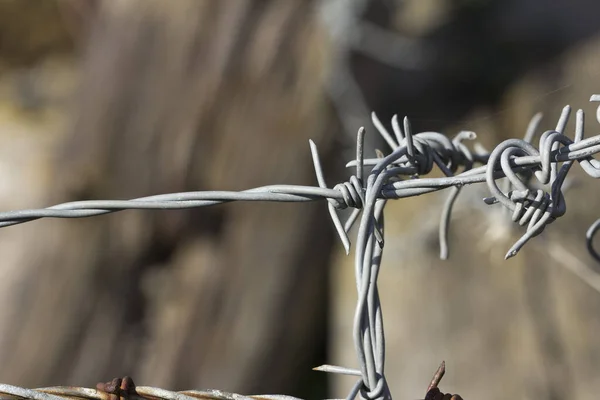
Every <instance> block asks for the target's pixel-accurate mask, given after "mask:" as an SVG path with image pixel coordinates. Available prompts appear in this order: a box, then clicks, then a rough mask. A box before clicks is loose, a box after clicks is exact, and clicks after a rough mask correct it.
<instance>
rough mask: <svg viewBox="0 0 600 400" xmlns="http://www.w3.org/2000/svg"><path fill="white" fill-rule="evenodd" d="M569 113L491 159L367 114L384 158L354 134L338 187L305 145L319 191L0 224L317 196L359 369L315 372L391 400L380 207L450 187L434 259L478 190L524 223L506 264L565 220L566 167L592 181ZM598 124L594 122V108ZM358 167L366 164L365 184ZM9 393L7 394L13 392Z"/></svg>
mask: <svg viewBox="0 0 600 400" xmlns="http://www.w3.org/2000/svg"><path fill="white" fill-rule="evenodd" d="M591 100H592V101H600V96H599V95H594V96H592V98H591ZM570 114H571V108H570V107H569V106H567V107H565V108H564V109H563V111H562V113H561V116H560V118H559V121H558V123H557V125H556V129H555V130H550V131H546V132H544V133H543V134H542V135H541V136H540V139H539V147H538V148H535V147H534V146H533V145H532V144H531V143H532V141H533V138H534V136H535V134H536V131H537V128H538V125H539V123H540V120H541V115H540V114H538V115H536V116H535V117H534V118H533V119H532V121H531V123H530V124H529V127H528V129H527V132H526V134H525V138H524V140H518V139H509V140H506V141H504V142H503V143H501V144H500V145H499V146H497V147H496V148H495V149H494V150H493V151H492V152H491V153H487V152H486V151H484V150H481V149H479V150H477V151H471V150H470V149H469V148H468V147H467V146H466V145H465V144H464V142H465V141H466V140H473V139H475V138H476V135H475V133H473V132H468V131H463V132H460V133H459V134H458V135H456V136H455V137H454V138H453V139H449V138H447V137H446V136H445V135H442V134H441V133H437V132H422V133H418V134H414V135H413V133H412V129H411V125H410V122H409V120H408V119H407V118H404V120H403V124H402V125H403V126H402V127H401V126H400V123H399V121H398V117H397V116H394V117H393V118H392V121H391V126H392V132H393V133H390V132H389V131H388V130H387V129H386V127H385V126H384V125H383V124H382V123H381V122H380V121H379V119H378V118H377V116H376V115H375V114H374V113H373V114H372V120H373V124H374V125H375V127H376V129H377V131H378V132H379V133H380V134H381V136H382V137H383V139H384V140H385V142H386V143H387V144H388V145H389V147H390V148H391V150H392V151H391V153H390V154H388V155H384V154H383V153H382V152H380V151H377V152H376V153H377V158H373V159H365V158H364V151H363V143H364V135H365V129H364V128H360V129H359V131H358V137H357V141H356V159H355V160H353V161H351V162H349V163H348V164H347V167H354V168H355V169H356V173H355V174H354V175H353V176H351V177H350V179H349V180H348V181H347V182H343V183H340V184H337V185H335V186H334V187H333V188H332V189H331V188H328V186H327V183H326V181H325V178H324V175H323V171H322V168H321V163H320V160H319V155H318V151H317V146H316V145H315V144H314V143H313V142H312V141H311V142H310V148H311V153H312V158H313V164H314V168H315V173H316V177H317V181H318V184H319V187H308V186H297V185H271V186H264V187H259V188H254V189H249V190H244V191H241V192H232V191H206V192H185V193H171V194H161V195H155V196H148V197H142V198H137V199H133V200H98V201H78V202H70V203H64V204H59V205H56V206H53V207H49V208H44V209H37V210H36V209H33V210H20V211H9V212H2V213H0V227H4V226H9V225H16V224H20V223H24V222H28V221H32V220H35V219H38V218H44V217H58V218H80V217H89V216H94V215H101V214H106V213H111V212H116V211H121V210H125V209H181V208H191V207H203V206H212V205H216V204H221V203H224V202H230V201H280V202H305V201H315V200H322V199H326V200H327V201H328V208H329V213H330V215H331V218H332V221H333V224H334V226H335V229H336V230H337V232H338V235H339V236H340V239H341V241H342V243H343V245H344V248H345V250H346V253H349V250H350V239H349V237H348V231H349V230H350V229H351V228H352V226H353V225H354V224H355V223H356V222H357V221H359V226H358V233H357V239H356V251H355V268H354V269H355V277H356V288H357V292H358V302H357V305H356V311H355V315H354V324H353V337H354V346H355V349H356V353H357V358H358V365H359V369H352V368H345V367H339V366H333V365H323V366H320V367H317V368H316V369H317V370H320V371H326V372H333V373H339V374H347V375H354V376H358V377H359V378H358V380H357V382H356V384H355V385H354V387H353V388H352V390H351V391H350V393H349V395H348V397H347V398H348V399H353V398H355V397H356V396H357V395H358V394H359V393H360V395H361V397H362V398H365V399H373V400H374V399H378V400H379V399H382V400H383V399H391V394H390V390H389V387H388V384H387V382H386V379H385V374H384V364H385V336H384V330H383V317H382V311H381V304H380V299H379V292H378V289H377V279H378V276H379V271H380V267H381V259H382V254H383V247H384V218H383V209H384V207H385V204H386V202H387V201H388V200H389V199H400V198H404V197H411V196H419V195H422V194H426V193H431V192H435V191H438V190H442V189H447V188H449V189H450V193H449V196H448V199H447V201H446V203H445V205H444V208H443V211H442V213H441V222H440V232H439V236H440V257H441V258H443V259H445V258H447V257H448V246H447V235H448V230H449V221H450V216H451V212H452V207H453V205H454V203H455V201H456V199H457V197H458V195H459V193H460V191H461V188H462V187H463V186H464V185H469V184H475V183H486V184H487V186H488V188H489V190H490V192H491V194H492V196H491V197H489V198H486V199H484V201H485V202H486V203H487V204H490V205H491V204H496V203H500V204H502V205H503V206H504V207H506V208H507V209H508V210H510V211H511V212H512V219H513V221H515V222H517V223H519V224H520V225H527V229H526V232H525V233H524V234H523V236H522V237H521V238H520V239H519V240H518V241H517V242H516V243H515V244H514V245H513V246H512V247H511V249H510V250H509V251H508V253H507V255H506V257H507V258H508V257H512V256H514V255H516V254H517V252H518V251H519V250H520V249H521V248H522V247H523V246H524V245H525V243H527V241H529V240H530V239H531V238H533V237H534V236H536V235H539V234H540V233H541V232H542V231H543V230H544V229H545V227H546V226H547V225H548V224H550V223H551V222H553V221H554V220H556V219H557V218H558V217H560V216H562V215H564V213H565V211H566V202H565V199H564V195H563V186H564V183H565V182H566V177H567V174H568V172H569V170H570V168H571V166H572V165H573V163H574V161H575V160H577V161H578V162H579V164H580V165H581V167H582V169H583V170H584V171H585V172H586V173H587V174H588V175H590V176H591V177H593V178H599V177H600V162H598V161H597V160H595V159H594V158H593V157H592V156H593V155H594V154H596V153H598V152H600V135H598V136H593V137H590V138H588V139H584V138H583V134H584V113H583V111H582V110H579V111H577V114H576V120H575V135H574V140H571V139H570V138H569V137H567V136H566V135H565V133H564V132H565V130H566V126H567V123H568V121H569V117H570ZM597 119H598V122H600V107H599V108H598V112H597ZM434 166H437V167H438V168H439V170H440V171H441V172H442V173H443V174H444V177H442V178H421V176H424V175H427V174H429V173H430V172H431V171H432V169H433V168H434ZM365 167H371V170H370V172H369V173H368V176H366V177H365ZM503 178H505V180H504V182H503V184H504V185H505V187H503V189H500V188H499V186H498V183H497V181H498V180H499V179H503ZM534 178H535V179H534ZM548 185H549V187H550V188H549V191H545V190H544V187H545V186H548ZM346 208H352V209H353V211H352V212H351V214H350V215H349V217H348V219H347V220H346V222H345V223H342V221H341V219H340V217H339V215H338V211H339V210H343V209H346ZM359 217H360V219H359ZM598 230H600V219H599V220H598V221H596V222H595V223H594V224H593V225H592V226H591V227H590V229H589V230H588V232H587V234H586V238H587V246H588V249H589V250H590V252H591V254H592V255H593V256H594V257H595V258H596V259H597V260H598V261H600V256H599V255H598V252H597V251H596V250H595V249H594V247H593V244H592V242H593V237H594V235H595V233H596V232H597V231H598ZM440 368H442V372H441V373H436V376H435V377H434V381H433V383H435V384H434V385H433V386H432V385H431V384H430V386H429V387H428V391H427V397H426V398H427V399H432V400H438V399H440V398H442V399H445V398H447V397H448V396H450V395H444V394H443V393H442V392H440V391H439V389H437V383H439V379H441V376H442V375H443V364H442V366H441V367H440ZM438 372H439V371H438ZM436 377H437V378H436ZM433 383H432V384H433ZM0 386H1V385H0ZM4 386H6V387H8V386H7V385H4ZM10 388H11V390H13V391H14V390H17V389H19V388H16V389H15V388H14V387H10ZM19 390H20V389H19ZM23 390H25V392H23V393H27V394H26V395H23V396H21V397H22V398H38V397H39V398H40V399H41V397H40V395H38V394H39V393H38V392H35V391H27V389H23ZM17 391H18V390H17ZM34 392H35V393H38V394H36V395H35V396H37V397H35V396H33V395H31V393H34ZM7 393H12V392H7ZM138 394H139V393H138ZM30 396H33V397H30ZM284 397H285V396H271V398H284ZM452 398H454V399H460V396H458V395H454V396H453V397H452Z"/></svg>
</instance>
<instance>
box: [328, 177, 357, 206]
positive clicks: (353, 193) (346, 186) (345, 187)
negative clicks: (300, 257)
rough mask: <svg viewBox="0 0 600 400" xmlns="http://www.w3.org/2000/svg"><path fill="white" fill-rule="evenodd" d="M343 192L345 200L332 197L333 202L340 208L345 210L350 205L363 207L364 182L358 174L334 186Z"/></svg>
mask: <svg viewBox="0 0 600 400" xmlns="http://www.w3.org/2000/svg"><path fill="white" fill-rule="evenodd" d="M333 189H334V190H337V191H338V192H340V193H341V194H342V198H343V201H339V200H336V199H331V200H330V201H331V203H332V204H333V206H334V207H335V208H336V209H338V210H344V209H346V208H348V207H351V208H357V209H361V208H363V204H364V189H363V184H362V181H361V180H360V179H358V178H357V177H356V175H352V176H351V177H350V179H349V181H348V182H342V183H338V184H337V185H335V186H334V187H333Z"/></svg>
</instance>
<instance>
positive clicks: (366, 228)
mask: <svg viewBox="0 0 600 400" xmlns="http://www.w3.org/2000/svg"><path fill="white" fill-rule="evenodd" d="M570 113H571V109H570V107H569V106H567V107H565V108H564V109H563V111H562V114H561V116H560V119H559V121H558V124H557V127H556V129H555V130H550V131H546V132H544V133H543V134H542V135H541V137H540V139H539V150H538V149H536V148H535V147H534V146H533V145H532V144H531V141H532V139H533V137H534V135H535V132H536V130H537V128H538V125H539V123H540V120H541V115H540V114H538V115H536V116H535V117H534V118H533V119H532V122H531V123H530V125H529V128H528V130H527V132H526V135H525V139H524V140H518V139H510V140H506V141H505V142H503V143H501V144H500V145H499V146H498V147H496V148H495V149H494V151H492V153H491V154H489V155H488V154H485V153H482V152H479V153H473V152H471V151H470V150H469V149H468V148H467V147H466V146H465V145H464V144H463V143H462V142H463V141H464V140H466V139H469V140H472V139H474V138H475V134H474V133H473V132H466V131H464V132H460V133H459V134H458V135H457V136H456V137H455V138H454V139H453V140H450V139H448V138H447V137H446V136H444V135H442V134H440V133H436V132H423V133H419V134H416V135H412V132H411V127H410V123H409V121H408V119H406V118H405V119H404V124H403V125H404V130H402V129H401V127H400V125H399V123H398V119H397V116H394V117H393V118H392V129H393V133H394V136H392V135H391V134H390V133H389V132H388V131H387V129H386V128H385V127H384V126H383V124H382V123H381V122H380V121H379V120H378V119H377V117H376V115H375V114H373V115H372V119H373V123H374V125H375V127H376V128H377V130H378V131H379V133H380V134H381V135H382V137H383V138H384V139H385V141H386V142H387V143H388V145H389V146H390V147H391V149H392V152H391V154H389V155H387V156H383V154H382V153H381V152H378V156H379V157H378V158H377V159H373V160H364V159H363V149H362V145H363V138H364V129H362V128H361V129H360V130H359V132H358V138H357V155H356V160H354V161H352V162H350V163H348V164H347V166H350V167H351V166H354V167H356V175H354V176H352V177H351V179H350V180H349V181H348V182H347V183H344V184H338V185H336V186H335V187H334V189H335V190H338V191H340V193H341V197H342V199H343V201H339V200H333V199H330V200H329V211H330V215H331V217H332V220H333V223H334V226H335V227H336V229H337V231H338V234H339V236H340V238H341V240H342V242H343V243H344V247H345V249H346V252H348V250H349V240H348V235H347V232H348V230H349V229H350V228H351V227H352V225H353V224H354V222H355V221H356V220H357V217H358V215H359V214H360V213H361V210H360V208H361V205H362V217H361V220H360V225H359V229H358V236H357V244H356V256H355V275H356V282H357V290H358V304H357V307H356V311H355V317H354V326H353V329H354V331H353V333H354V345H355V349H356V352H357V355H358V362H359V366H360V369H359V370H353V369H349V368H343V367H337V366H332V365H324V366H321V367H319V368H317V369H318V370H321V371H326V372H333V373H341V374H350V375H357V376H359V377H360V378H359V379H358V381H357V383H356V384H355V386H354V388H353V389H352V391H351V392H350V394H349V395H348V399H352V398H354V397H356V395H357V394H358V393H360V395H361V396H362V398H365V399H389V398H391V395H390V392H389V388H388V385H387V382H386V379H385V375H384V362H385V337H384V331H383V319H382V312H381V305H380V301H379V293H378V290H377V277H378V275H379V271H380V265H381V256H382V251H383V246H384V242H383V230H384V223H383V213H382V211H383V208H384V205H385V202H386V200H387V199H398V198H402V197H409V196H417V195H421V194H424V193H429V192H432V191H435V190H440V189H444V188H448V187H451V188H452V190H451V193H450V195H449V198H448V201H447V202H446V205H445V207H444V211H443V213H442V222H441V224H440V243H441V257H442V258H446V257H447V255H448V248H447V244H446V243H447V239H446V236H447V232H448V222H449V218H450V214H451V211H452V206H453V204H454V202H455V200H456V198H457V196H458V194H459V193H460V190H461V188H462V187H463V186H464V185H465V184H471V183H477V182H486V183H487V186H488V187H489V189H490V191H491V193H492V195H493V197H489V198H486V199H484V201H485V202H486V203H487V204H490V205H491V204H495V203H500V204H502V205H503V206H505V207H506V208H508V209H509V210H510V211H511V212H512V219H513V221H515V222H518V223H519V224H520V225H527V230H526V232H525V234H524V235H523V236H522V237H521V238H520V239H519V240H518V241H517V242H516V243H515V244H514V245H513V246H512V247H511V249H510V250H509V252H508V253H507V255H506V258H508V257H512V256H514V255H516V254H517V252H518V251H519V250H520V249H521V248H522V247H523V245H524V244H525V243H526V242H527V241H528V240H530V239H531V238H532V237H534V236H536V235H538V234H540V233H541V232H542V231H543V230H544V228H545V227H546V225H547V224H549V223H551V222H553V221H554V220H556V218H558V217H560V216H562V215H564V213H565V211H566V203H565V199H564V196H563V191H562V187H563V184H564V182H565V178H566V176H567V173H568V172H569V169H570V168H571V166H572V164H573V162H574V160H578V161H579V163H580V165H581V166H582V168H583V170H584V171H585V172H586V173H587V174H588V175H590V176H592V177H594V178H598V177H600V163H599V162H598V161H597V160H595V159H593V158H592V154H595V153H597V152H600V136H595V137H593V138H590V139H588V140H584V139H583V130H584V113H583V111H582V110H579V111H578V112H577V116H576V122H575V140H574V141H573V140H571V139H570V138H568V137H567V136H566V135H564V133H563V132H564V131H565V129H566V125H567V123H568V120H569V116H570ZM599 122H600V118H599ZM311 149H312V154H313V161H314V164H315V170H316V174H317V180H318V182H319V186H320V187H321V188H326V185H325V180H324V178H323V174H322V171H321V168H320V163H319V159H318V154H317V150H316V146H315V145H314V143H312V142H311ZM560 162H562V165H561V166H560V169H559V165H558V163H560ZM476 163H481V164H485V165H483V166H482V167H478V168H473V167H474V164H476ZM366 165H373V168H372V170H371V172H370V173H369V175H368V177H367V183H366V186H363V168H364V167H365V166H366ZM434 165H437V167H438V168H439V169H440V170H441V171H442V172H443V173H444V175H445V176H446V178H439V179H416V178H418V177H419V176H420V175H426V174H428V173H429V172H431V170H432V168H433V166H434ZM459 168H460V169H462V172H461V173H460V174H458V175H455V173H456V172H457V171H458V170H459ZM404 176H409V179H404V178H403V177H404ZM533 177H535V178H536V179H537V183H538V184H542V185H548V184H549V185H550V191H549V192H545V191H544V190H542V189H540V188H538V189H535V188H534V185H533V182H532V180H533ZM500 178H507V182H508V187H507V188H506V189H505V192H503V191H502V190H501V189H500V188H499V187H498V184H497V180H498V179H500ZM346 207H354V208H355V210H354V211H353V213H352V214H351V215H350V217H349V218H348V220H347V221H346V223H345V224H342V222H341V221H340V218H339V217H338V215H337V213H336V210H337V209H344V208H346ZM599 226H600V220H598V222H596V223H595V224H594V228H593V229H594V231H593V232H588V235H587V236H588V248H590V249H591V250H592V253H593V254H594V255H595V256H596V255H597V254H596V253H595V252H594V251H593V246H592V245H591V244H590V243H591V239H592V237H593V234H594V233H595V231H596V230H598V229H600V227H599ZM376 244H377V245H376ZM436 390H437V392H435V391H428V396H429V398H437V397H435V396H438V397H440V395H441V396H443V394H441V392H439V390H438V389H436ZM440 398H441V397H440ZM456 398H460V396H458V397H456Z"/></svg>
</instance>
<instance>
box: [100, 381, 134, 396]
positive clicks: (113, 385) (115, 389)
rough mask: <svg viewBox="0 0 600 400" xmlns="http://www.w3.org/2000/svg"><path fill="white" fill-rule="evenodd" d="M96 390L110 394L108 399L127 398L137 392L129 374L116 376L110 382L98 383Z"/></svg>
mask: <svg viewBox="0 0 600 400" xmlns="http://www.w3.org/2000/svg"><path fill="white" fill-rule="evenodd" d="M96 390H98V391H100V392H104V393H107V394H108V397H107V399H108V400H119V399H127V398H128V397H129V396H130V395H132V394H136V391H135V383H133V379H131V378H130V377H129V376H125V377H123V378H115V379H113V380H112V381H110V382H106V383H102V382H100V383H98V384H97V385H96Z"/></svg>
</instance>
